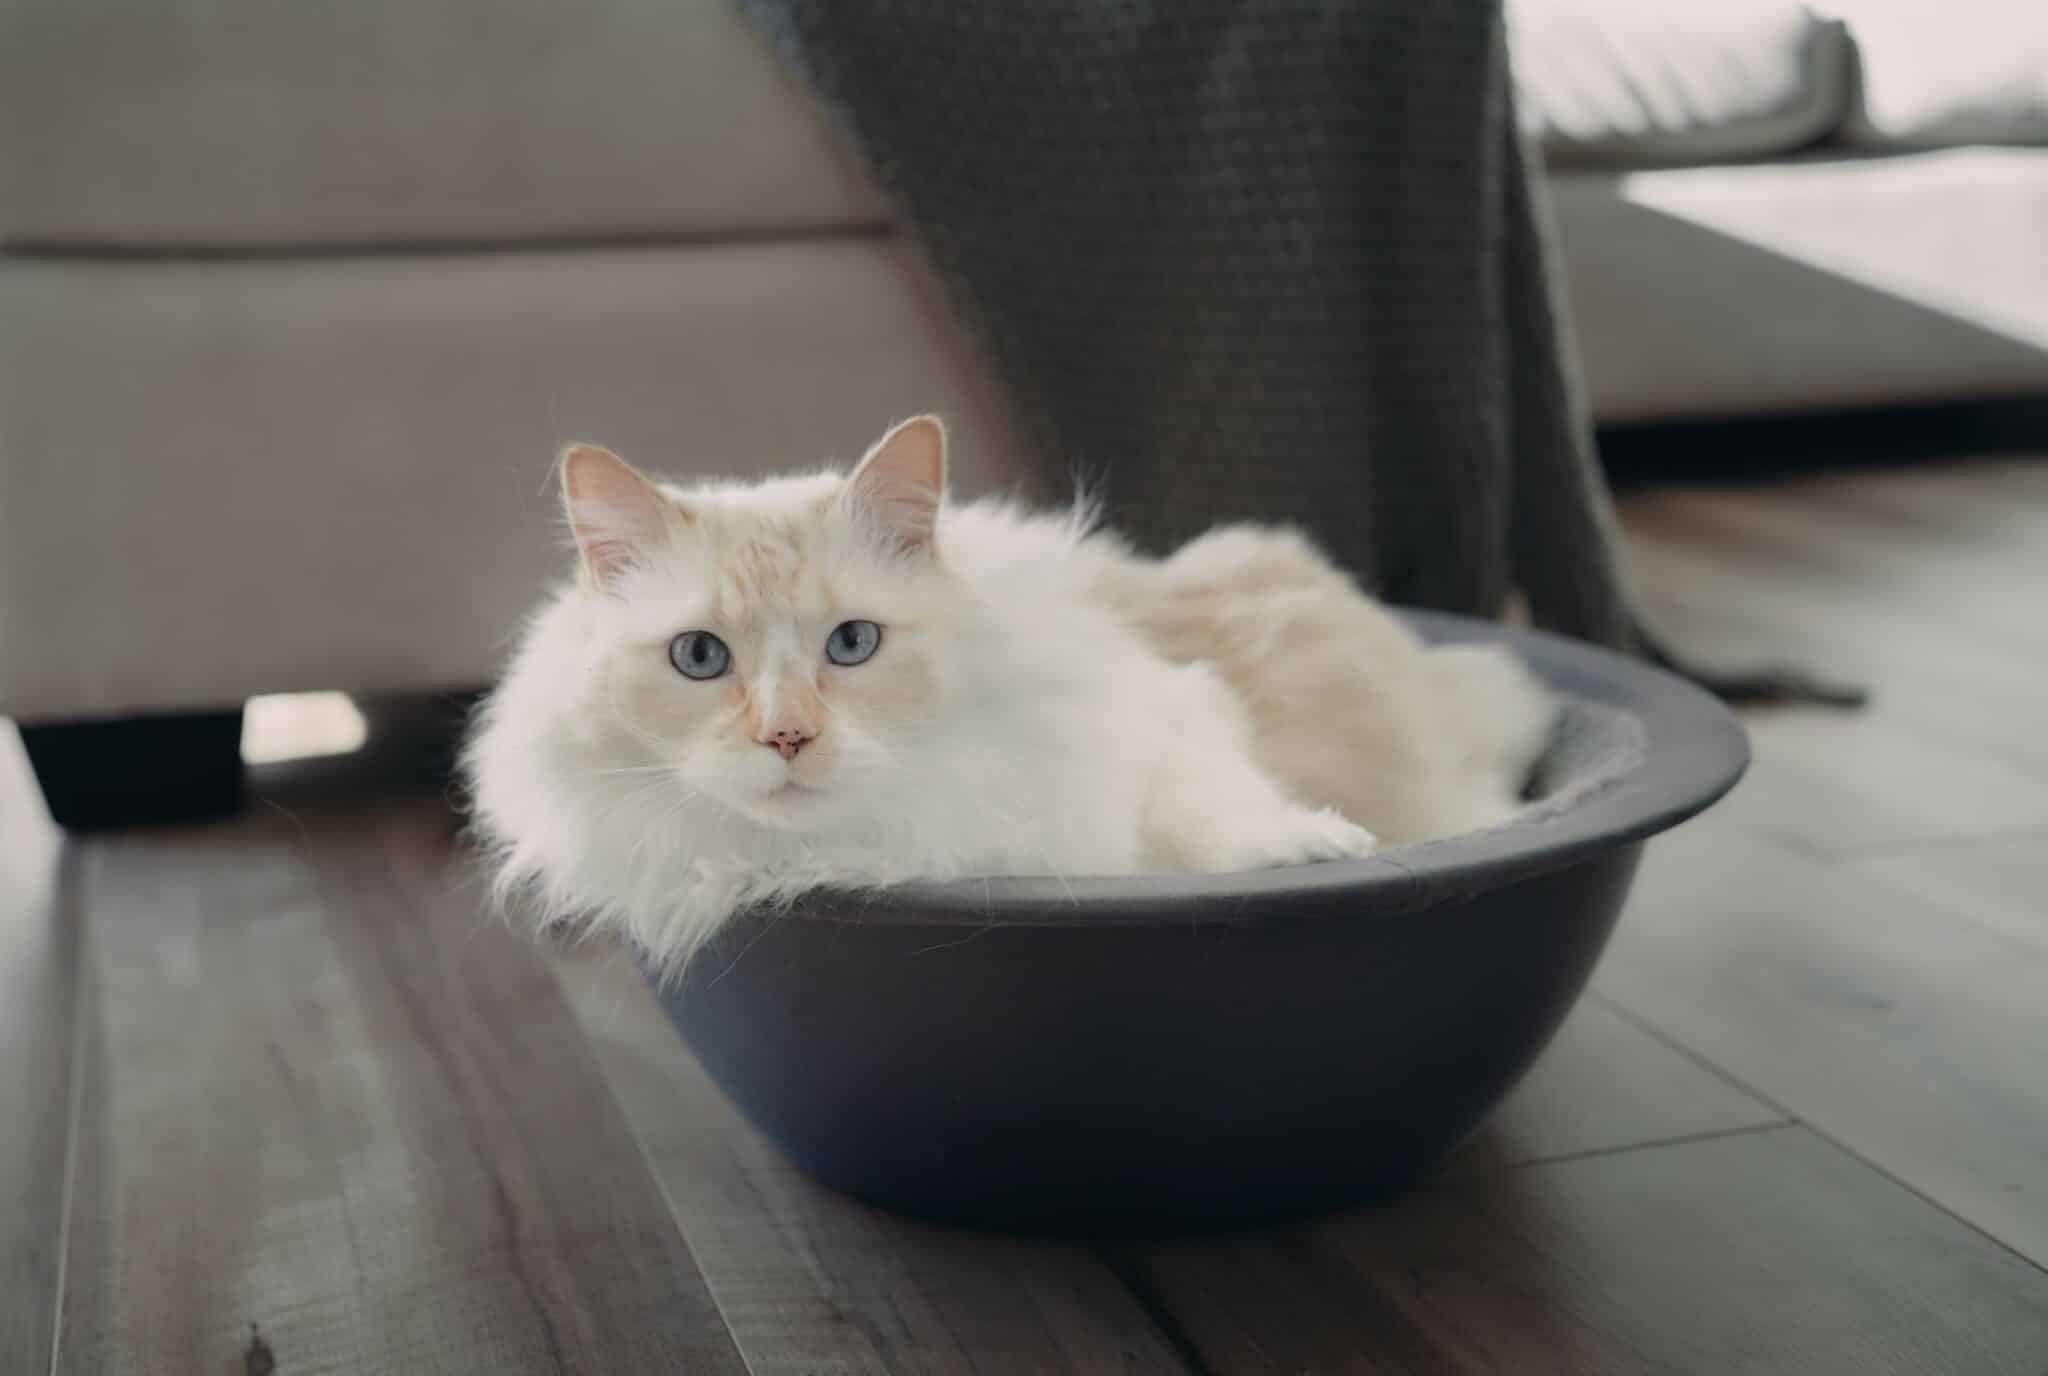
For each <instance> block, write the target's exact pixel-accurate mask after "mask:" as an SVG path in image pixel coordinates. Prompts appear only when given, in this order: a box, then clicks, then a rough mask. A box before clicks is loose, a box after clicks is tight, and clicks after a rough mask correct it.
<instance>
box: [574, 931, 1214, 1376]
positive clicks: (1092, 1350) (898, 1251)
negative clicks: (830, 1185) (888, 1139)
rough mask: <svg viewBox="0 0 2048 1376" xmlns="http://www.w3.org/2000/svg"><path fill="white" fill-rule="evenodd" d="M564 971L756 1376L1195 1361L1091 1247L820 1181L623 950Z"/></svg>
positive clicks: (1121, 1368)
mask: <svg viewBox="0 0 2048 1376" xmlns="http://www.w3.org/2000/svg"><path fill="white" fill-rule="evenodd" d="M558 968H559V971H560V974H561V977H562V980H563V986H564V988H565V989H566V990H567V991H568V993H569V997H570V1000H571V1002H572V1003H573V1005H574V1006H575V1008H576V1009H577V1012H578V1014H579V1016H580V1017H581V1018H582V1021H583V1025H584V1028H585V1030H586V1032H587V1033H588V1035H589V1037H590V1040H591V1043H592V1045H593V1046H594V1047H595V1048H596V1049H597V1054H598V1058H599V1060H600V1061H601V1062H602V1063H603V1066H604V1069H605V1073H606V1075H607V1076H608V1077H609V1079H610V1082H611V1084H612V1087H613V1089H614V1090H615V1091H616V1092H617V1094H618V1097H619V1101H620V1102H621V1103H622V1104H623V1105H624V1107H625V1110H626V1113H627V1115H628V1116H629V1117H630V1118H631V1119H632V1121H633V1124H634V1127H635V1128H636V1129H637V1131H638V1132H639V1135H640V1139H641V1141H642V1143H643V1144H644V1145H645V1147H646V1150H647V1154H648V1159H649V1160H650V1161H651V1162H652V1164H653V1167H654V1170H655V1172H656V1173H657V1174H658V1175H659V1176H660V1178H661V1181H662V1184H663V1187H664V1188H665V1189H666V1191H667V1195H668V1201H669V1205H670V1207H671V1208H672V1209H673V1210H674V1212H675V1216H676V1218H677V1220H678V1221H679V1223H680V1224H681V1225H682V1229H683V1233H684V1235H685V1236H686V1237H687V1238H688V1239H689V1242H690V1245H691V1248H692V1249H693V1251H694V1252H695V1254H696V1256H697V1258H698V1260H699V1262H700V1263H701V1264H702V1266H703V1267H704V1272H705V1275H706V1277H707V1279H708V1280H709V1283H710V1285H711V1288H712V1291H713V1293H714V1294H715V1295H716V1296H717V1298H718V1302H719V1304H720V1306H721V1307H722V1308H723V1310H724V1312H725V1316H726V1319H727V1321H728V1322H729V1323H730V1324H731V1326H732V1332H733V1337H734V1340H735V1341H736V1342H737V1343H738V1345H739V1347H740V1350H741V1352H742V1353H744V1354H745V1357H746V1359H747V1363H748V1365H749V1367H750V1369H751V1370H752V1371H754V1372H755V1373H756V1376H767V1373H789V1374H790V1376H796V1374H797V1373H828V1372H831V1373H837V1372H847V1373H855V1372H858V1373H879V1372H899V1373H906V1372H919V1373H941V1372H969V1371H992V1372H1012V1371H1016V1372H1029V1371H1072V1372H1093V1373H1105V1376H1106V1374H1107V1373H1112V1372H1141V1371H1146V1372H1150V1371H1157V1372H1166V1371H1181V1370H1184V1369H1185V1368H1184V1367H1183V1365H1182V1363H1181V1361H1180V1359H1179V1357H1178V1356H1177V1355H1176V1354H1175V1352H1174V1349H1173V1347H1172V1345H1171V1344H1170V1343H1169V1342H1168V1340H1167V1339H1166V1337H1165V1336H1164V1335H1163V1334H1162V1333H1161V1332H1160V1331H1159V1330H1158V1328H1157V1327H1156V1326H1155V1325H1154V1324H1153V1322H1152V1320H1151V1319H1150V1318H1149V1317H1148V1316H1147V1315H1146V1313H1145V1312H1144V1310H1143V1309H1142V1308H1140V1306H1139V1305H1138V1303H1137V1302H1136V1300H1135V1299H1134V1298H1133V1297H1132V1295H1131V1294H1130V1293H1129V1291H1128V1290H1127V1289H1126V1288H1125V1287H1124V1285H1123V1283H1122V1282H1121V1281H1120V1280H1118V1279H1117V1277H1116V1276H1115V1275H1114V1274H1112V1273H1111V1272H1110V1270H1109V1269H1108V1268H1107V1267H1105V1266H1104V1265H1103V1263H1102V1262H1101V1260H1100V1259H1099V1258H1097V1257H1096V1256H1095V1254H1094V1253H1093V1252H1091V1251H1090V1250H1089V1249H1087V1248H1086V1247H1084V1246H1081V1245H1078V1244H1060V1243H1052V1242H1040V1241H1032V1240H1026V1239H1017V1238H1003V1237H994V1236H989V1235H984V1234H975V1233H967V1232H960V1231H956V1230H951V1229H943V1228H936V1227H930V1226H926V1225H922V1224H918V1223H914V1222H910V1221H908V1220H904V1219H900V1218H894V1217H891V1216H889V1215H887V1214H883V1213H880V1212H878V1211H876V1210H874V1209H870V1208H867V1207H866V1206H864V1205H861V1204H858V1203H856V1202H854V1201H852V1200H850V1199H847V1198H845V1197H843V1196H840V1195H837V1194H834V1193H833V1192H831V1191H829V1190H827V1189H825V1188H824V1187H822V1186H820V1185H816V1184H814V1183H812V1182H811V1181H810V1180H808V1179H806V1178H805V1177H803V1176H802V1175H800V1174H799V1173H798V1172H797V1171H796V1170H795V1168H794V1167H792V1166H790V1165H789V1164H788V1163H787V1162H785V1161H784V1160H783V1159H782V1158H781V1157H780V1156H779V1155H777V1154H776V1152H775V1150H774V1149H773V1148H772V1147H771V1146H769V1145H768V1143H767V1142H766V1141H765V1140H764V1139H763V1138H762V1137H761V1136H760V1134H759V1133H757V1132H756V1131H754V1129H753V1128H752V1127H750V1126H749V1125H747V1124H746V1123H745V1122H744V1121H742V1120H741V1119H740V1117H739V1116H738V1114H737V1113H736V1112H735V1111H734V1109H733V1108H732V1107H731V1105H730V1104H729V1103H728V1102H727V1101H726V1100H725V1098H724V1096H723V1095H722V1094H720V1093H719V1092H718V1090H717V1089H716V1088H715V1087H714V1086H713V1085H712V1084H711V1083H710V1081H709V1080H708V1079H707V1078H706V1077H705V1075H704V1072H703V1071H702V1070H701V1069H700V1068H699V1067H698V1065H697V1063H696V1061H695V1059H694V1058H693V1057H692V1056H691V1055H690V1054H689V1052H688V1051H687V1050H686V1049H685V1048H684V1046H683V1044H682V1043H681V1041H680V1040H679V1039H678V1038H677V1036H676V1033H675V1031H674V1029H673V1028H672V1027H671V1026H670V1025H669V1023H668V1021H667V1019H666V1018H665V1017H664V1016H663V1014H662V1012H661V1010H660V1008H659V1007H658V1006H657V1005H656V1004H655V1002H654V1000H653V998H652V997H651V996H650V995H649V994H648V991H647V989H646V986H645V984H644V983H643V982H642V981H641V979H640V977H639V975H638V974H637V973H635V972H634V970H633V969H632V968H631V967H630V965H628V964H627V963H626V961H625V959H624V957H623V956H621V955H620V954H618V953H617V952H615V951H612V950H610V949H608V948H605V949H597V950H592V951H589V952H587V953H584V954H578V955H575V956H570V957H565V958H564V959H563V960H562V961H561V962H560V965H559V967H558Z"/></svg>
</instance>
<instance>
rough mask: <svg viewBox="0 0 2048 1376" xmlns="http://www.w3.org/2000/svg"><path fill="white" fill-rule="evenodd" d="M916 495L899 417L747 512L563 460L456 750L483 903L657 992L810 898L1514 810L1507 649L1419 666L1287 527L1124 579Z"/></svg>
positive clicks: (925, 474)
mask: <svg viewBox="0 0 2048 1376" xmlns="http://www.w3.org/2000/svg"><path fill="white" fill-rule="evenodd" d="M945 469H946V455H945V433H944V431H943V429H942V428H941V427H940V425H939V423H938V422H937V421H936V420H935V419H933V418H930V417H920V418H918V419H916V420H911V421H907V422H905V423H904V424H902V425H899V426H897V427H896V428H895V429H894V430H891V431H890V432H889V433H888V434H887V435H886V436H884V437H883V439H882V440H881V441H880V442H879V443H878V444H876V445H875V447H874V448H873V449H872V450H871V451H869V453H868V455H867V457H866V458H865V459H863V460H862V462H861V464H860V466H859V467H858V468H857V469H856V470H855V471H854V473H853V474H852V475H851V476H850V477H848V476H841V475H839V474H833V473H824V474H818V475H815V476H809V477H797V478H783V479H776V480H772V481H768V482H763V483H758V484H752V485H739V484H727V485H719V484H712V485H706V486H702V487H696V488H690V489H681V488H677V487H673V486H669V485H665V484H656V483H655V482H653V481H651V480H649V479H648V478H646V477H643V476H642V475H641V474H640V473H638V472H636V471H635V470H634V469H632V468H631V467H629V466H628V465H627V464H626V463H625V462H624V461H623V460H621V459H619V458H617V457H616V456H614V455H613V454H611V453H609V452H607V451H606V450H603V449H598V448H594V447H591V446H585V445H577V446H572V447H571V448H570V449H569V450H568V451H567V452H566V453H565V454H564V456H563V462H562V470H561V471H562V487H563V497H564V502H565V505H566V507H567V511H568V516H569V520H570V524H571V526H572V528H573V529H574V532H575V536H576V541H577V545H578V547H579V550H580V553H581V567H580V571H579V576H578V577H577V579H576V581H575V582H574V583H573V584H572V585H571V586H568V587H565V588H564V589H562V590H561V592H560V593H559V594H558V595H556V596H555V597H554V598H553V600H551V601H550V602H549V603H548V604H547V605H546V606H545V607H544V608H543V609H542V610H541V611H540V613H539V614H538V615H537V616H536V617H535V619H534V621H533V622H532V624H531V626H530V627H529V629H528V631H527V633H526V636H525V640H524V642H523V644H522V645H521V646H520V648H519V650H518V652H517V654H516V655H515V657H514V658H513V660H512V663H511V666H510V668H509V669H508V671H507V673H506V675H505V677H504V679H503V681H502V682H501V684H500V685H499V687H498V688H497V690H496V691H495V692H494V693H493V695H492V696H491V698H490V700H489V701H488V703H487V704H486V706H485V708H484V711H483V713H482V715H481V717H480V719H479V723H478V727H477V730H476V733H475V735H474V737H473V739H472V740H471V742H470V746H469V750H468V754H467V766H468V770H469V775H470V783H471V790H472V794H473V802H474V808H475V814H476V820H477V822H478V824H479V826H480V828H481V830H482V832H483V834H484V835H485V837H486V838H487V839H488V840H489V841H490V842H491V843H492V845H493V847H494V849H495V851H496V853H497V856H498V860H499V866H500V868H499V874H500V879H501V882H502V883H503V884H504V885H505V886H506V887H508V888H519V887H526V888H530V889H532V890H533V891H535V893H536V894H537V896H538V897H539V899H540V901H541V904H542V907H543V909H544V911H546V912H547V913H548V914H549V915H550V916H552V917H555V918H562V919H572V920H575V921H579V922H584V923H588V924H590V925H593V926H603V927H609V928H615V929H619V930H623V931H624V932H626V933H627V934H629V935H630V936H631V937H632V938H633V939H634V940H635V941H636V942H638V943H639V944H640V946H641V947H642V948H643V949H644V950H645V951H646V952H647V953H648V954H649V955H650V956H651V957H652V958H653V959H654V960H655V961H657V962H659V963H662V964H665V965H668V966H671V967H673V966H674V965H675V964H677V963H679V962H681V961H683V960H685V959H687V958H688V956H689V955H690V954H691V953H692V952H693V951H694V950H695V949H696V948H697V947H698V946H699V945H700V944H701V943H702V942H703V941H704V939H705V938H706V937H708V936H709V935H710V934H711V933H712V932H713V931H715V930H716V929H717V927H718V926H719V924H720V923H721V922H723V921H724V920H725V919H726V918H727V917H728V916H729V915H730V914H731V913H733V912H734V911H735V910H737V909H738V908H741V907H744V906H749V905H752V904H755V903H763V902H769V903H772V902H777V901H781V900H785V899H787V898H789V897H792V896H794V895H795V894H797V893H799V892H802V891H803V890H806V889H809V888H814V887H817V886H819V885H828V884H829V885H839V886H867V885H876V884H888V883H891V882H896V881H901V880H905V879H911V878H953V877H960V876H966V875H990V874H1051V875H1084V874H1085V875H1122V874H1138V873H1143V872H1147V871H1162V870H1208V871H1221V870H1237V869H1249V868H1254V867H1259V866H1270V865H1289V864H1298V863H1302V862H1306V861H1312V860H1327V859H1337V858H1341V857H1345V856H1356V855H1365V854H1367V853H1369V852H1370V851H1372V850H1373V848H1374V846H1375V844H1376V843H1375V839H1374V833H1377V835H1378V836H1379V838H1380V840H1381V841H1385V842H1397V841H1411V840H1418V839H1422V838H1425V837H1429V836H1435V835H1443V834H1448V833H1451V832H1456V831H1462V830H1467V829H1471V828H1475V827H1482V826H1488V825H1492V824H1494V823H1496V822H1499V821H1501V820H1502V819H1504V818H1505V817H1507V816H1508V815H1510V814H1511V813H1512V812H1513V810H1514V808H1515V806H1516V797H1517V794H1518V790H1519V788H1520V785H1521V782H1522V780H1523V778H1524V776H1525V775H1526V773H1527V771H1528V769H1529V766H1530V765H1531V763H1532V762H1533V761H1534V759H1535V758H1536V756H1537V754H1538V753H1539V752H1540V750H1541V748H1542V745H1543V742H1544V740H1545V739H1546V736H1547V733H1548V730H1549V723H1550V719H1551V708H1550V706H1549V704H1548V702H1547V700H1546V699H1545V697H1544V695H1543V694H1542V693H1541V691H1540V690H1539V689H1537V688H1536V687H1535V686H1534V684H1533V682H1532V681H1531V680H1530V679H1529V678H1528V677H1527V676H1526V675H1525V674H1524V673H1523V672H1522V671H1521V670H1520V668H1519V666H1518V665H1516V664H1515V663H1514V661H1513V660H1511V659H1510V658H1508V657H1507V656H1506V655H1504V654H1500V653H1498V652H1494V651H1481V650H1426V649H1425V648H1423V646H1422V645H1421V644H1420V643H1419V642H1418V641H1416V639H1415V638H1414V637H1413V636H1412V635H1411V634H1410V633H1409V632H1408V631H1407V630H1406V629H1405V628H1404V627H1402V626H1401V625H1400V624H1399V623H1398V622H1396V621H1395V620H1394V619H1393V618H1392V617H1390V616H1389V615H1388V614H1387V613H1385V612H1384V611H1383V610H1381V609H1380V608H1379V607H1378V606H1377V605H1375V604H1374V603H1372V602H1371V601H1369V600H1368V599H1367V598H1365V597H1364V596H1363V595H1362V594H1361V593H1360V592H1359V591H1358V590H1357V589H1356V587H1355V586H1353V584H1352V583H1351V582H1350V580H1349V579H1348V578H1346V577H1345V576H1344V575H1343V574H1341V573H1339V572H1338V571H1336V570H1335V569H1333V568H1332V567H1331V566H1330V565H1329V564H1328V563H1327V562H1326V561H1325V560H1323V559H1322V558H1321V556H1319V555H1318V554H1317V553H1316V552H1315V551H1314V550H1313V549H1312V548H1311V547H1310V546H1309V545H1308V543H1307V542H1306V541H1304V540H1303V539H1301V538H1300V537H1299V536H1298V535H1294V534H1292V533H1289V532H1285V531H1267V530H1259V529H1255V528H1250V527H1231V528H1227V529H1224V530H1220V531H1217V532H1215V533H1213V534H1211V535H1209V536H1207V537H1205V538H1204V539H1202V540H1198V541H1196V542H1194V543H1193V544H1191V545H1189V546H1187V547H1186V548H1185V549H1183V550H1182V551H1181V552H1180V553H1178V554H1176V555H1175V556H1174V557H1173V558H1171V559H1168V560H1165V561H1163V562H1155V561H1151V560H1147V559H1143V558H1140V557H1139V556H1136V555H1134V554H1132V553H1131V552H1130V551H1128V550H1127V549H1126V548H1125V547H1124V546H1123V545H1121V544H1120V543H1118V542H1117V541H1116V540H1115V538H1114V537H1112V536H1109V535H1107V534H1104V533H1101V532H1097V531H1094V530H1092V529H1091V527H1090V522H1089V521H1088V519H1087V518H1086V517H1085V515H1081V514H1069V515H1066V516H1047V515H1034V514H1029V513H1026V512H1023V511H1020V510H1018V509H1016V508H1014V507H1012V506H1009V505H1005V504H1001V503H995V502H977V503H974V504H971V505H965V506H952V505H947V504H945V503H944V502H943V498H942V494H943V492H944V488H945ZM1368 827H1369V828H1371V831H1368V830H1367V828H1368Z"/></svg>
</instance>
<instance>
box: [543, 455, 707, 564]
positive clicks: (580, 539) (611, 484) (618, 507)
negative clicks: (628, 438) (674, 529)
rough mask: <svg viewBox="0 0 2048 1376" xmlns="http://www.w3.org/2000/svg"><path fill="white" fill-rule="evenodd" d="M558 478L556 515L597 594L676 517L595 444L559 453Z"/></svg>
mask: <svg viewBox="0 0 2048 1376" xmlns="http://www.w3.org/2000/svg"><path fill="white" fill-rule="evenodd" d="M561 472H562V509H563V511H564V512H565V513H567V515H568V517H569V528H570V529H571V530H573V531H575V532H576V548H577V550H578V551H579V552H580V553H581V554H582V556H583V569H584V572H585V573H587V574H588V575H589V576H590V580H591V581H592V582H593V583H595V584H596V585H597V586H599V587H601V588H603V587H610V586H611V585H612V584H614V583H616V582H617V581H618V579H619V577H620V575H621V574H623V573H625V572H626V571H627V570H628V569H631V568H634V567H636V566H637V565H639V564H641V563H642V562H643V561H644V560H645V559H646V557H647V555H648V554H649V552H651V551H652V550H654V549H656V548H658V547H659V546H660V545H661V544H662V543H664V542H665V541H666V540H667V539H668V535H669V521H670V520H671V519H673V518H674V517H676V516H679V515H680V514H681V513H680V511H679V510H678V509H677V507H676V505H675V503H673V502H671V501H670V500H669V499H668V498H667V497H665V496H663V495H662V492H661V489H660V488H658V487H656V486H655V485H654V482H653V480H652V479H650V478H649V477H647V475H646V474H644V473H642V472H641V471H640V470H639V469H637V468H635V467H633V465H631V464H629V463H627V462H626V461H625V460H624V459H622V458H620V457H619V456H618V455H617V454H614V453H612V451H611V450H609V449H604V448H601V447H599V446H597V445H595V444H572V445H570V446H569V447H568V448H566V449H564V450H563V451H562V463H561Z"/></svg>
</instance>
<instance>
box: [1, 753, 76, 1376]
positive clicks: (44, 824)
mask: <svg viewBox="0 0 2048 1376" xmlns="http://www.w3.org/2000/svg"><path fill="white" fill-rule="evenodd" d="M67 870H68V863H67V860H66V857H65V853H64V848H63V844H62V838H61V837H60V836H59V835H58V833H57V831H56V829H55V828H54V827H52V826H51V825H50V820H49V817H48V815H47V814H46V813H45V812H44V811H43V805H42V799H41V798H40V797H39V796H38V795H37V794H36V793H35V784H34V781H33V780H32V779H31V778H30V776H29V772H28V760H27V758H26V756H25V755H24V754H23V752H22V748H21V739H20V737H19V736H18V735H16V734H15V730H14V728H13V726H12V725H10V724H9V723H8V722H6V721H4V720H0V1353H9V1354H18V1355H19V1356H20V1357H21V1358H22V1359H23V1360H25V1361H34V1362H39V1363H40V1364H41V1365H42V1366H47V1364H48V1360H49V1352H50V1340H51V1336H52V1333H53V1329H54V1325H53V1323H52V1315H53V1314H54V1313H55V1312H56V1297H57V1286H58V1272H59V1261H60V1246H59V1239H60V1238H61V1237H62V1235H63V1224H62V1219H61V1217H60V1211H61V1209H62V1202H63V1182H64V1174H65V1169H64V1163H65V1146H66V1136H67V1129H68V1127H69V1124H70V1112H69V1099H70V1093H69V1086H70V1068H71V1046H72V1024H73V1021H74V1012H75V1010H74V1003H73V993H74V990H75V987H76V977H77V968H78V944H77V941H76V936H77V925H76V922H75V914H74V912H73V910H72V909H71V907H70V906H69V905H68V904H67V903H66V902H65V896H66V894H67V893H68V892H69V885H68V884H67V882H66V878H67Z"/></svg>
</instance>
